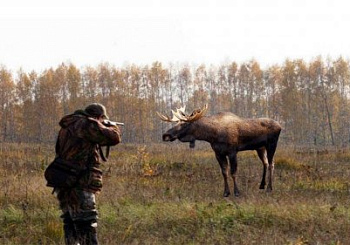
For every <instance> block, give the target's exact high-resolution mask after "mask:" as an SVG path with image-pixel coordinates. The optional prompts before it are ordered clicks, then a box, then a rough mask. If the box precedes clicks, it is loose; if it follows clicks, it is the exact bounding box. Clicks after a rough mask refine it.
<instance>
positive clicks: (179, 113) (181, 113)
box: [157, 104, 208, 122]
mask: <svg viewBox="0 0 350 245" xmlns="http://www.w3.org/2000/svg"><path fill="white" fill-rule="evenodd" d="M185 108H186V106H183V107H181V108H179V109H176V111H173V110H171V112H172V113H173V118H171V119H170V117H169V116H167V115H163V114H160V113H159V112H157V114H158V116H159V117H160V119H161V120H163V121H166V122H179V121H182V122H194V121H197V120H198V119H200V118H201V117H203V116H204V114H205V112H206V111H207V110H208V105H207V104H205V106H204V107H203V109H197V110H194V111H193V112H192V113H191V115H186V113H185Z"/></svg>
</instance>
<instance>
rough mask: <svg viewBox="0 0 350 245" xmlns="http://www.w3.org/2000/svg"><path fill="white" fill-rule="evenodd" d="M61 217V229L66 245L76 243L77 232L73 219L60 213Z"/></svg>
mask: <svg viewBox="0 0 350 245" xmlns="http://www.w3.org/2000/svg"><path fill="white" fill-rule="evenodd" d="M62 218H63V231H64V241H65V244H66V245H75V244H77V233H76V230H75V226H74V223H73V220H72V219H71V218H70V217H69V215H62Z"/></svg>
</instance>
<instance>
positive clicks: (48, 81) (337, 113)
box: [0, 57, 350, 147]
mask: <svg viewBox="0 0 350 245" xmlns="http://www.w3.org/2000/svg"><path fill="white" fill-rule="evenodd" d="M349 89H350V66H349V61H348V60H345V59H344V58H342V57H340V58H338V59H336V60H332V59H326V60H324V59H322V58H321V57H317V58H315V59H314V60H312V61H310V62H305V61H304V60H302V59H297V60H289V59H287V60H285V62H284V63H283V64H281V65H279V64H277V65H271V66H269V67H267V68H264V69H262V68H261V67H260V65H259V63H258V62H257V61H256V60H251V61H249V62H245V63H242V64H238V63H236V62H232V63H229V64H223V65H219V66H215V65H210V66H206V65H198V66H193V65H192V66H190V65H185V64H184V65H174V64H169V65H167V66H166V67H165V66H163V65H162V63H160V62H154V63H153V64H151V65H146V66H138V65H129V66H126V67H122V68H120V67H115V66H113V65H111V64H109V63H101V64H99V65H98V66H97V67H92V66H87V67H83V68H80V69H79V68H77V67H76V66H75V65H74V64H65V63H62V64H60V65H59V66H58V67H56V68H49V69H46V70H44V71H43V72H41V73H37V72H35V71H32V72H24V71H23V70H22V69H20V70H19V71H17V72H16V73H15V74H13V73H12V72H11V71H10V70H8V69H6V67H5V66H1V67H0V142H28V143H31V142H33V143H34V142H35V143H37V142H54V141H55V140H56V136H57V131H58V129H59V126H58V122H59V120H60V119H61V118H62V116H64V115H66V114H70V113H73V112H74V111H75V110H76V109H81V108H84V107H85V106H86V105H88V104H89V103H92V102H100V103H102V104H104V105H105V106H106V107H107V111H108V113H109V116H110V118H111V119H112V120H117V121H120V122H124V123H125V127H123V129H122V131H123V141H124V142H127V143H150V142H160V141H161V135H162V132H164V131H165V130H166V129H167V128H168V127H169V125H168V124H167V123H164V122H162V121H161V120H160V119H159V118H158V117H157V115H156V111H159V112H162V113H165V114H170V112H171V109H174V108H176V107H180V106H182V105H186V106H187V108H188V109H187V110H188V112H189V113H190V112H191V111H192V110H193V109H196V108H200V107H202V106H203V105H204V104H205V103H207V104H208V105H209V110H208V112H207V114H214V113H217V112H219V111H231V112H233V113H235V114H237V115H239V116H241V117H270V118H273V119H275V120H277V121H279V122H280V123H281V124H282V126H283V131H282V134H281V141H282V142H283V143H285V144H291V145H301V146H304V145H307V146H329V145H332V146H337V147H347V146H348V145H349V142H350V120H349V118H350V110H349V101H350V94H349V92H350V91H349Z"/></svg>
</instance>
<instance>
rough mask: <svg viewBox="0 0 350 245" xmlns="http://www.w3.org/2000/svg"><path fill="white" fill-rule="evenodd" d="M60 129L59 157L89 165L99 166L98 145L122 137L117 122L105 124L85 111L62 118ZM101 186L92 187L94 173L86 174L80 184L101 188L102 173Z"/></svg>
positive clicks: (113, 141) (110, 143)
mask: <svg viewBox="0 0 350 245" xmlns="http://www.w3.org/2000/svg"><path fill="white" fill-rule="evenodd" d="M59 125H60V126H61V130H60V131H59V133H58V138H57V143H56V157H60V158H62V159H64V160H69V161H73V162H76V163H77V164H79V165H81V166H85V167H86V168H88V169H92V168H94V169H99V165H100V163H101V161H100V156H99V154H98V145H100V146H107V145H109V146H113V145H116V144H118V143H119V142H120V141H121V137H120V130H119V128H118V126H108V127H106V126H104V125H103V124H102V123H101V122H99V121H97V120H95V119H93V118H89V117H87V116H86V115H84V113H83V112H82V111H77V112H75V113H74V114H71V115H67V116H65V117H63V118H62V119H61V121H60V122H59ZM99 178H101V183H100V184H99V185H100V187H99V188H97V189H96V188H94V187H92V188H90V187H91V186H90V184H91V183H90V182H91V176H89V174H86V176H83V177H82V178H81V180H80V181H79V185H78V186H79V187H81V188H83V189H86V190H90V191H94V192H96V191H100V189H101V187H102V174H101V176H99Z"/></svg>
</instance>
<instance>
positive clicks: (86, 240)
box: [75, 221, 98, 245]
mask: <svg viewBox="0 0 350 245" xmlns="http://www.w3.org/2000/svg"><path fill="white" fill-rule="evenodd" d="M96 227H97V223H96V221H80V222H75V229H76V231H77V238H78V241H79V244H80V245H98V241H97V229H96Z"/></svg>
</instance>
